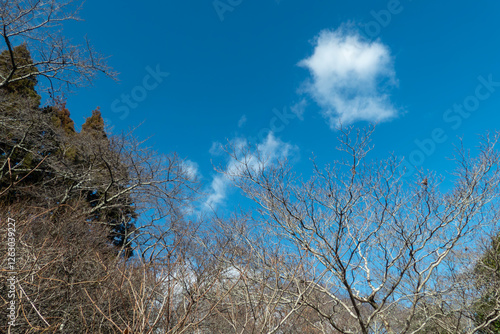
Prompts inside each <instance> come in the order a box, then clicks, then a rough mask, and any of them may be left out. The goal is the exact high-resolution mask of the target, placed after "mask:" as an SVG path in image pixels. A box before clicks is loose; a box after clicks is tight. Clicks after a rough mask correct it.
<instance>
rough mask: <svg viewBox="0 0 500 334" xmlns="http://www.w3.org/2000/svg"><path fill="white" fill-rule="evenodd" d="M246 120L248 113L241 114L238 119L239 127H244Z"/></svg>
mask: <svg viewBox="0 0 500 334" xmlns="http://www.w3.org/2000/svg"><path fill="white" fill-rule="evenodd" d="M246 122H247V116H246V115H243V116H241V117H240V119H239V120H238V127H239V128H241V127H243V125H245V123H246Z"/></svg>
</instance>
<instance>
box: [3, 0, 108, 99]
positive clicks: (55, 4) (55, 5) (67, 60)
mask: <svg viewBox="0 0 500 334" xmlns="http://www.w3.org/2000/svg"><path fill="white" fill-rule="evenodd" d="M79 9H80V1H74V0H13V1H1V2H0V20H1V27H0V29H1V31H0V34H1V35H2V38H3V43H4V44H3V48H2V49H3V50H4V51H6V52H7V53H6V54H5V57H3V58H2V59H1V62H2V63H1V64H0V65H1V66H2V67H3V68H4V71H3V73H2V74H1V76H0V88H2V87H5V86H7V85H9V84H12V83H15V82H18V81H21V80H25V79H29V78H33V77H43V78H45V79H48V88H50V89H51V90H54V89H56V88H58V85H57V82H59V83H62V84H65V85H67V86H80V85H84V84H89V83H91V82H92V80H93V78H94V76H95V75H96V74H97V73H104V74H106V75H108V76H110V77H113V78H114V77H115V76H116V73H115V72H113V71H112V70H111V69H110V68H109V67H108V66H107V65H106V62H105V58H104V57H103V56H102V55H100V54H98V53H97V52H96V51H95V50H94V49H93V48H92V46H91V45H90V44H89V42H88V41H87V40H84V41H83V44H82V45H73V44H71V42H70V41H69V40H68V39H66V38H65V37H64V36H63V34H62V26H63V24H64V22H66V21H70V20H78V16H77V15H78V11H79ZM22 44H24V45H26V46H27V48H28V50H29V52H30V53H31V57H32V60H33V61H32V63H31V64H30V63H26V62H23V61H22V58H19V57H17V56H16V52H15V47H16V46H19V45H22Z"/></svg>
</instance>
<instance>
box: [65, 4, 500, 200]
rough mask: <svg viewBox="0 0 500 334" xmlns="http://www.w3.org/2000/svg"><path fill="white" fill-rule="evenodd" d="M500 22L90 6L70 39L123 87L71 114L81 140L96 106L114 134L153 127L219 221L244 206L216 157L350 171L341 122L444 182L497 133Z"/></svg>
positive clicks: (373, 8) (73, 100)
mask: <svg viewBox="0 0 500 334" xmlns="http://www.w3.org/2000/svg"><path fill="white" fill-rule="evenodd" d="M498 13H500V3H499V2H498V1H493V0H484V1H480V2H475V3H472V2H469V1H453V2H452V1H443V2H433V1H427V0H413V1H410V0H401V1H394V0H390V1H350V2H348V3H347V2H340V1H337V2H334V1H298V0H266V1H263V0H260V1H249V0H220V1H211V0H207V1H188V0H186V1H175V2H174V1H167V2H165V1H142V2H137V1H134V2H132V1H129V0H121V1H115V0H106V1H96V0H87V2H86V3H85V5H84V7H83V9H82V11H81V15H80V16H81V18H82V19H84V21H83V22H75V23H71V24H69V25H67V26H66V28H65V34H66V35H67V36H68V37H70V38H72V39H73V41H74V42H75V43H77V42H79V41H81V40H82V38H83V36H85V35H87V37H88V38H89V39H90V41H91V42H92V44H93V45H94V47H95V48H96V49H97V50H98V51H99V52H101V53H103V54H105V55H109V56H110V58H109V64H110V65H111V66H112V67H114V69H116V70H117V71H118V72H120V76H119V80H120V81H119V82H118V83H116V82H114V81H112V80H109V79H107V78H104V77H102V78H98V79H97V80H96V82H95V84H94V86H92V87H88V88H83V89H78V90H77V91H76V92H75V93H74V94H72V95H70V96H69V97H68V108H69V110H70V111H71V114H72V118H73V119H74V120H75V122H76V124H77V126H80V125H81V124H82V123H83V121H84V119H85V117H88V116H89V115H90V114H91V111H92V110H93V109H95V108H96V107H97V106H99V107H100V108H101V111H102V113H103V116H104V117H105V118H106V119H107V121H108V123H109V124H110V125H111V126H112V127H113V129H114V130H113V131H114V132H120V131H122V130H127V129H128V128H130V127H134V126H137V125H139V124H142V125H141V126H140V128H139V129H138V130H137V132H136V134H137V135H138V136H139V137H141V138H145V137H149V136H153V137H152V139H151V141H150V142H151V144H154V146H155V148H156V149H157V150H158V151H160V152H162V153H169V152H173V151H175V152H177V153H178V154H179V155H180V156H181V157H183V158H186V159H189V161H190V162H192V164H193V166H196V167H197V171H198V173H199V175H200V179H201V181H202V182H203V184H204V190H205V191H206V193H207V198H208V199H211V203H212V204H213V205H214V206H216V207H223V206H224V205H227V203H230V202H231V196H232V192H231V190H230V189H229V188H228V185H227V183H226V182H225V181H224V179H223V178H221V176H218V175H217V173H216V172H215V171H214V169H213V165H221V166H222V167H223V168H224V167H225V166H226V164H227V160H226V158H225V157H224V156H223V155H219V154H218V153H219V152H218V150H217V145H218V144H217V143H226V142H227V140H229V141H233V142H237V141H240V142H241V141H244V140H248V141H250V142H252V143H254V144H256V145H260V146H259V147H260V148H261V149H262V150H263V151H265V152H268V153H269V154H271V155H273V156H274V157H276V158H278V157H283V156H287V157H288V158H291V159H292V161H294V163H295V165H296V168H297V171H298V172H299V173H302V174H303V175H304V176H307V175H308V174H309V171H310V170H311V163H310V158H311V157H312V154H313V152H314V155H315V156H316V157H317V159H318V161H319V162H320V163H321V162H328V161H331V160H333V159H336V158H338V154H337V153H336V152H335V147H336V145H337V143H336V137H337V135H338V132H336V131H335V129H334V125H335V124H336V123H337V122H338V121H339V120H342V122H343V123H344V124H351V125H353V126H355V127H363V126H366V125H367V124H369V123H370V122H378V126H377V130H376V132H375V135H374V137H373V144H374V146H375V149H374V150H373V152H372V154H371V157H372V158H375V159H376V158H384V157H387V155H388V154H390V153H395V154H396V155H398V156H401V157H405V158H406V161H408V162H409V164H410V165H413V166H415V167H418V168H424V169H431V170H438V171H439V172H441V173H446V171H449V170H450V168H451V165H450V163H449V162H448V161H447V160H446V158H447V157H450V156H451V155H452V154H453V144H456V143H457V137H463V138H464V140H465V144H466V145H467V146H470V147H473V146H474V145H475V144H476V142H477V135H479V134H484V133H485V132H486V131H488V130H490V131H492V130H497V129H498V125H497V124H498V122H499V120H500V114H499V111H500V62H499V59H500V43H499V42H498V37H497V36H500V25H499V24H498ZM167 73H168V75H167ZM127 96H129V97H128V98H127ZM266 129H272V130H274V131H272V132H273V133H272V135H269V134H268V132H269V131H268V130H266ZM410 165H409V166H410Z"/></svg>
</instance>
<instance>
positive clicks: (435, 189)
mask: <svg viewBox="0 0 500 334" xmlns="http://www.w3.org/2000/svg"><path fill="white" fill-rule="evenodd" d="M340 133H341V135H340V143H341V144H340V146H339V148H338V149H339V150H340V151H341V152H344V153H346V154H347V157H348V158H347V159H345V160H341V161H336V162H335V163H334V164H333V165H332V166H327V167H326V168H324V169H322V168H320V167H318V166H316V165H315V166H314V176H313V177H312V179H311V180H310V181H308V182H301V181H298V180H299V179H298V177H297V176H296V175H295V174H294V173H293V172H292V170H291V168H290V166H289V165H288V164H287V163H286V161H281V162H279V163H277V164H274V165H270V164H269V163H268V162H267V160H266V157H263V156H260V157H258V156H256V155H255V154H249V152H248V151H243V152H241V151H236V150H235V149H233V150H231V148H230V149H229V153H230V154H231V156H232V158H233V159H234V160H235V161H237V162H238V163H237V164H235V165H237V167H235V168H233V169H231V170H230V171H229V172H228V174H227V175H228V177H229V178H231V179H232V180H233V181H234V182H235V184H236V185H237V186H239V187H240V188H241V189H242V190H243V191H244V193H245V194H246V195H247V196H248V197H249V198H251V199H253V200H254V201H255V202H256V203H257V204H258V208H259V212H260V215H259V217H260V219H261V221H262V223H263V224H264V225H267V226H268V227H269V229H268V231H269V233H274V235H275V236H276V237H277V238H283V239H284V240H287V241H288V242H289V243H290V244H291V245H294V247H295V248H294V250H290V254H291V255H292V254H297V253H299V252H305V254H306V255H305V257H306V258H307V259H308V260H309V261H312V264H311V265H309V268H310V270H311V272H309V273H307V274H306V275H304V277H303V279H304V281H305V282H306V283H307V284H308V285H310V286H312V287H313V288H311V289H310V290H309V291H310V292H309V293H306V294H304V295H302V296H301V299H300V300H301V303H302V305H305V306H307V307H308V308H310V309H311V310H313V311H314V312H315V314H316V315H317V316H319V317H320V318H321V319H322V320H323V321H326V322H327V323H328V325H329V326H330V327H331V329H332V330H333V332H338V333H419V332H423V331H424V329H425V328H426V327H428V326H429V325H430V324H431V323H432V322H434V321H435V320H436V319H441V320H443V319H444V317H443V316H442V315H443V314H445V315H446V314H451V315H452V316H453V317H456V316H457V314H458V313H457V312H448V311H450V310H452V307H448V309H447V307H446V303H447V302H448V301H449V300H451V297H450V296H455V297H456V293H458V292H460V291H462V292H463V291H464V290H463V289H461V288H460V286H462V287H463V285H461V282H463V280H461V279H459V278H458V276H459V275H457V270H458V272H461V271H462V272H463V271H464V268H463V267H462V268H460V267H459V268H455V271H451V269H450V266H449V261H451V260H452V259H453V257H454V256H455V255H454V254H455V252H457V251H458V250H460V249H461V248H463V247H465V246H464V245H466V244H467V245H468V244H469V243H471V242H472V241H474V240H475V239H474V238H475V237H477V235H478V233H481V231H482V228H483V227H484V226H490V225H491V224H494V223H495V221H496V220H495V218H496V216H495V215H494V214H493V213H495V212H496V210H495V208H496V207H495V205H494V204H496V202H495V200H496V198H497V196H498V186H499V181H500V179H499V176H500V175H499V172H500V171H499V169H498V167H499V154H498V152H497V151H496V149H495V145H496V142H497V139H498V135H495V136H494V137H492V138H490V137H485V138H484V140H483V144H482V145H481V147H480V148H479V153H478V157H476V158H473V157H471V156H470V155H469V154H468V152H467V151H466V150H464V149H460V150H458V154H457V156H456V157H455V161H456V162H457V169H456V171H455V172H454V173H453V174H452V175H453V176H454V181H453V182H454V183H453V185H452V186H450V189H448V190H447V191H441V189H442V188H445V187H444V185H443V184H442V182H441V181H442V179H441V178H438V177H436V176H435V175H433V174H431V173H424V172H421V173H420V174H417V175H415V176H414V177H413V178H412V179H410V180H406V179H405V178H404V177H403V176H404V170H403V169H402V168H400V161H399V160H398V159H396V158H390V159H388V160H385V161H381V162H372V163H370V162H368V161H367V159H366V156H367V154H368V153H369V151H370V150H371V148H370V145H369V138H370V135H371V133H372V130H371V129H370V130H366V131H357V132H356V133H354V134H353V133H352V132H351V131H349V130H343V129H341V131H340ZM471 261H472V260H471ZM457 266H458V264H457ZM318 296H322V297H318ZM319 300H321V301H323V302H321V303H319V302H318V301H319ZM429 305H431V306H432V307H429ZM446 310H447V311H446ZM444 311H446V312H448V313H446V312H444ZM458 315H459V314H458ZM440 317H441V318H440ZM497 318H498V315H496V314H495V319H497ZM443 321H444V320H443ZM446 321H447V322H449V323H452V324H459V325H460V326H465V327H461V330H466V331H470V332H471V333H472V332H474V331H475V329H474V328H473V327H468V328H467V326H466V325H464V324H463V322H461V321H460V320H459V321H458V322H457V321H456V319H455V318H451V317H448V318H447V320H446ZM444 327H446V326H444ZM448 329H449V330H450V331H453V332H456V330H457V329H456V328H455V330H453V329H452V328H451V327H450V326H448V327H447V329H446V330H448Z"/></svg>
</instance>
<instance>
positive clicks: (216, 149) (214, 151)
mask: <svg viewBox="0 0 500 334" xmlns="http://www.w3.org/2000/svg"><path fill="white" fill-rule="evenodd" d="M208 153H210V155H213V156H219V155H222V154H223V153H224V149H223V146H222V143H220V142H218V141H214V142H213V143H212V146H210V149H209V150H208Z"/></svg>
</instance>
